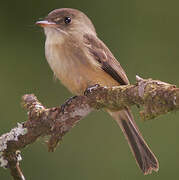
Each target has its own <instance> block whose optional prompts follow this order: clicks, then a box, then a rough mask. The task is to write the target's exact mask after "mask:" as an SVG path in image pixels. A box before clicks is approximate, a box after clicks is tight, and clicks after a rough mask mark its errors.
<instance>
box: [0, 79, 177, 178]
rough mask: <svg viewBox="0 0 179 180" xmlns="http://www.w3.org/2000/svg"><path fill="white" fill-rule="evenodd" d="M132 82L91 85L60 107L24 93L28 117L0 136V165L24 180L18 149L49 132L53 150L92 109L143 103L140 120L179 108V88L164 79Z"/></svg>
mask: <svg viewBox="0 0 179 180" xmlns="http://www.w3.org/2000/svg"><path fill="white" fill-rule="evenodd" d="M136 79H137V82H136V84H134V85H126V86H116V87H112V88H108V87H100V86H94V87H93V88H89V89H88V90H86V92H85V95H84V96H75V97H73V98H71V99H70V100H68V101H67V102H66V103H64V104H63V105H62V106H61V107H53V108H46V107H44V106H43V105H42V104H41V103H40V102H39V101H38V100H37V98H36V97H35V96H34V95H33V94H29V95H24V96H23V98H22V101H23V107H24V108H25V109H26V110H27V111H28V120H27V121H26V122H24V123H21V124H19V123H18V126H17V127H16V128H13V129H12V130H11V131H10V132H9V133H6V134H3V135H2V136H1V137H0V165H1V166H2V167H4V168H9V169H10V171H11V175H12V176H13V178H14V179H15V180H17V179H18V180H24V179H25V178H24V176H23V174H22V171H21V170H20V167H19V161H20V160H21V156H20V151H19V150H20V149H23V148H24V147H26V146H27V145H28V144H32V143H33V142H35V141H36V139H37V138H38V137H40V136H44V135H50V139H49V141H48V143H47V144H48V149H49V151H54V149H55V148H56V146H57V144H58V142H59V141H60V140H61V139H62V137H63V136H64V135H65V134H66V133H67V132H68V131H69V130H70V129H71V128H72V127H73V126H75V125H76V124H77V122H79V120H81V119H82V118H84V117H85V116H87V115H88V114H89V113H90V112H91V111H93V110H95V109H101V108H108V109H111V110H114V111H115V110H121V109H123V108H124V107H125V106H132V105H137V106H141V107H143V110H142V111H141V112H140V115H141V118H142V119H143V120H148V119H152V118H155V117H157V116H159V115H161V114H165V113H167V112H170V111H173V110H178V109H179V88H176V86H175V85H171V84H168V83H165V82H161V81H158V80H152V79H146V80H145V79H142V78H140V77H138V76H137V77H136Z"/></svg>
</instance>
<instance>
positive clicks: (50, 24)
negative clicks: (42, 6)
mask: <svg viewBox="0 0 179 180" xmlns="http://www.w3.org/2000/svg"><path fill="white" fill-rule="evenodd" d="M35 24H36V25H38V26H41V27H55V26H56V23H54V22H49V21H47V20H44V21H37V22H36V23H35Z"/></svg>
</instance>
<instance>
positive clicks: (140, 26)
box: [0, 0, 179, 180]
mask: <svg viewBox="0 0 179 180" xmlns="http://www.w3.org/2000/svg"><path fill="white" fill-rule="evenodd" d="M62 7H71V8H77V9H80V10H82V11H83V12H85V13H86V14H87V15H88V16H89V17H90V18H91V19H92V21H93V22H94V24H95V27H96V29H97V32H98V35H99V37H100V38H101V39H102V40H103V41H104V42H105V43H106V44H107V45H108V47H110V49H111V51H112V52H113V53H114V55H115V56H116V58H117V59H119V60H120V63H121V64H122V66H123V68H124V69H125V70H126V72H127V74H128V77H129V79H130V81H131V82H132V83H134V82H135V75H136V74H138V75H140V76H142V77H144V78H149V77H151V78H153V79H160V80H163V81H166V82H169V83H173V84H176V85H179V78H178V77H179V71H178V67H179V50H178V49H179V11H178V7H179V1H177V0H172V1H163V0H158V1H155V0H150V1H143V0H131V1H129V0H118V1H114V0H110V1H107V0H103V1H96V0H90V1H84V0H78V1H77V0H76V1H75V0H51V1H44V0H30V1H28V0H18V1H17V0H14V1H1V5H0V134H2V133H5V132H7V131H9V130H10V129H11V128H12V127H14V126H16V123H17V122H22V121H25V120H26V119H27V116H26V112H25V111H24V110H23V109H22V108H21V105H20V102H21V96H22V95H23V94H25V93H35V95H37V97H38V98H39V100H40V101H41V102H42V103H43V104H44V105H46V106H47V107H52V106H57V105H59V104H62V103H63V102H64V101H65V99H67V98H68V97H70V96H71V94H70V93H69V92H68V91H67V90H66V89H65V88H64V87H63V86H62V85H60V83H59V81H58V80H57V81H54V79H53V73H52V71H51V70H50V68H49V66H48V64H47V62H46V59H45V56H44V41H45V37H44V34H43V31H42V30H41V29H40V28H39V27H36V26H35V25H34V23H35V21H37V20H38V19H39V18H43V17H44V16H46V15H47V13H48V12H50V11H51V10H53V9H55V8H62ZM133 111H134V115H135V119H136V121H137V124H138V125H139V127H140V129H141V131H142V133H143V135H144V137H145V139H146V140H147V142H148V144H149V145H150V147H151V148H152V150H153V151H154V152H155V154H156V156H157V157H158V159H159V162H160V170H159V172H158V173H153V174H151V175H148V176H145V177H144V175H143V174H142V173H141V172H140V170H139V168H138V167H137V166H136V163H135V160H134V158H133V156H132V154H131V152H130V150H129V148H128V145H127V143H126V141H125V139H124V137H123V135H122V133H121V131H120V129H119V127H118V126H117V124H116V123H115V122H114V121H113V120H112V119H111V118H110V117H109V116H108V115H107V114H106V113H105V112H103V111H101V112H94V113H92V114H90V115H89V116H88V117H87V118H85V119H84V120H82V121H81V122H80V123H79V124H78V126H76V127H75V128H73V129H72V130H71V131H70V132H69V133H68V134H67V135H66V136H65V137H64V139H63V142H62V143H61V144H60V146H58V148H57V149H56V151H55V152H54V153H48V152H47V148H46V145H45V143H44V141H45V140H46V139H44V138H41V139H39V140H38V141H37V142H36V143H34V144H32V145H29V146H28V147H26V148H25V149H23V150H22V156H23V161H22V162H21V167H22V169H23V171H24V174H25V176H26V177H27V179H43V180H49V179H50V180H56V179H61V180H79V179H83V180H109V179H113V180H119V179H120V180H128V179H137V180H140V179H144V178H145V179H146V180H149V179H151V180H168V179H169V178H172V179H178V178H179V157H178V155H179V141H178V138H177V137H179V131H178V128H179V113H178V112H175V113H169V114H167V115H165V116H161V117H158V118H157V119H156V120H151V121H148V122H145V123H144V122H141V121H140V119H139V115H138V109H137V108H135V107H134V108H133ZM0 179H2V180H8V179H11V177H10V175H9V171H8V170H4V169H2V168H0Z"/></svg>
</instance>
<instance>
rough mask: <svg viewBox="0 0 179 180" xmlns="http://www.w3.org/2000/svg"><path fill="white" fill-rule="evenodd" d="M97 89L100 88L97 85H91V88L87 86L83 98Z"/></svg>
mask: <svg viewBox="0 0 179 180" xmlns="http://www.w3.org/2000/svg"><path fill="white" fill-rule="evenodd" d="M99 87H100V85H99V84H95V85H93V86H89V87H88V88H87V89H86V90H85V92H84V95H85V96H86V95H88V94H89V93H91V92H92V91H94V90H96V89H97V88H99Z"/></svg>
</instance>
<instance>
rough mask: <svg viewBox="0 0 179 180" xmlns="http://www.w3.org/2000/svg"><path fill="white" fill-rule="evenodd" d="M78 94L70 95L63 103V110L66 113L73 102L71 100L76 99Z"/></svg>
mask: <svg viewBox="0 0 179 180" xmlns="http://www.w3.org/2000/svg"><path fill="white" fill-rule="evenodd" d="M76 97H77V96H73V97H70V98H69V99H67V100H66V101H65V102H64V103H63V104H62V105H61V112H62V113H64V112H65V108H66V107H67V106H68V105H70V104H71V102H72V101H73V99H75V98H76Z"/></svg>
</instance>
